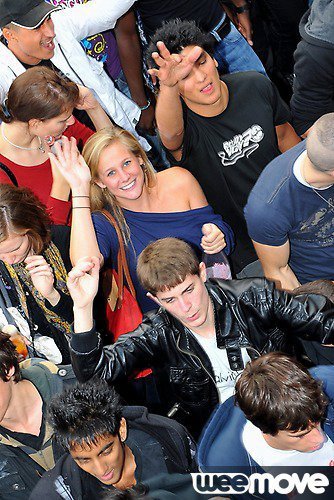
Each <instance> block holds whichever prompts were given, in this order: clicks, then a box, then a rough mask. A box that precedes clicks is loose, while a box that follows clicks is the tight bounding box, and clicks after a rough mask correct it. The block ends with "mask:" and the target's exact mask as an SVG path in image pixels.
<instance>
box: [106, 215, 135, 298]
mask: <svg viewBox="0 0 334 500" xmlns="http://www.w3.org/2000/svg"><path fill="white" fill-rule="evenodd" d="M101 214H102V215H104V217H105V218H106V219H107V220H108V221H109V222H110V224H111V225H112V226H113V227H114V229H115V231H116V234H117V239H118V245H119V250H118V255H117V267H118V269H117V273H118V276H119V280H120V282H119V286H118V288H119V289H120V290H121V298H123V287H124V281H123V280H124V278H123V276H125V279H126V282H127V284H128V287H129V290H130V292H131V295H132V296H133V297H134V298H136V291H135V287H134V286H133V283H132V279H131V276H130V271H129V266H128V261H127V258H126V253H125V247H124V239H123V235H122V231H121V229H120V227H119V225H118V224H117V221H116V219H115V217H114V216H113V215H111V213H110V212H108V211H107V210H105V209H103V210H101Z"/></svg>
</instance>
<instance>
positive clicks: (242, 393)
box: [235, 352, 328, 436]
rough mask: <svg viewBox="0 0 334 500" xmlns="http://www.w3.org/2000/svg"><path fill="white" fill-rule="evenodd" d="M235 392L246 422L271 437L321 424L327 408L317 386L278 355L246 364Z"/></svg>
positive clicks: (299, 367)
mask: <svg viewBox="0 0 334 500" xmlns="http://www.w3.org/2000/svg"><path fill="white" fill-rule="evenodd" d="M235 389H236V393H235V397H236V402H237V404H238V405H239V407H240V408H241V410H242V411H243V412H244V414H245V416H246V417H247V419H248V420H250V421H251V422H252V423H253V424H254V425H255V426H256V427H258V428H259V429H261V431H262V432H263V433H265V434H271V435H272V436H276V434H277V433H278V432H279V431H285V430H288V431H291V432H297V431H302V430H305V429H308V428H309V427H310V425H313V424H315V423H319V422H321V421H322V420H323V418H324V415H325V412H326V408H327V405H328V401H327V398H326V396H325V394H324V392H323V390H322V386H321V382H320V381H318V380H315V379H314V378H313V377H311V375H310V374H309V372H308V371H307V369H306V368H305V367H304V366H302V365H301V364H299V363H297V362H296V361H295V360H293V359H292V358H290V357H289V356H287V355H285V354H282V353H280V352H271V353H269V354H266V355H264V356H261V357H259V358H258V359H256V360H255V361H252V362H251V363H248V364H247V365H246V367H245V369H244V371H243V372H242V373H241V375H240V377H239V379H238V380H237V383H236V387H235Z"/></svg>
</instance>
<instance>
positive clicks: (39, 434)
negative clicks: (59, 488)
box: [0, 333, 74, 500]
mask: <svg viewBox="0 0 334 500" xmlns="http://www.w3.org/2000/svg"><path fill="white" fill-rule="evenodd" d="M70 377H71V370H70V369H69V367H67V368H66V367H60V368H58V367H57V366H56V365H54V364H53V363H50V362H49V361H43V360H40V359H39V360H38V361H37V360H34V361H32V360H26V361H24V362H23V364H22V366H21V367H20V365H19V363H18V358H17V352H16V351H15V346H14V344H13V343H12V342H11V340H10V337H9V335H7V334H4V333H0V471H1V473H0V491H1V493H0V497H1V499H2V500H26V499H27V498H28V496H29V493H30V492H31V490H32V489H33V488H34V486H35V485H36V483H37V482H38V480H39V479H40V477H41V475H42V474H43V472H45V471H46V470H48V469H50V468H52V467H53V466H54V465H55V462H56V460H57V459H58V458H59V457H60V456H61V455H62V454H63V452H64V450H63V449H62V448H60V447H59V446H58V445H56V444H55V443H54V441H53V440H52V429H51V427H50V426H49V425H48V424H47V423H46V418H45V413H46V411H45V410H46V404H47V403H48V401H49V399H50V398H51V397H52V396H53V395H55V394H57V393H58V392H61V391H62V389H63V385H64V383H65V380H67V379H69V378H70ZM72 377H73V375H72ZM73 378H74V377H73Z"/></svg>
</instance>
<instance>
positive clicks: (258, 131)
mask: <svg viewBox="0 0 334 500" xmlns="http://www.w3.org/2000/svg"><path fill="white" fill-rule="evenodd" d="M263 138H264V132H263V129H262V127H261V126H260V125H256V124H254V125H252V126H251V127H249V128H248V129H247V130H245V132H243V133H242V134H237V135H235V136H234V137H233V138H232V139H230V140H229V141H224V142H223V149H222V151H219V152H218V156H219V157H220V158H221V162H222V164H223V166H224V167H229V166H230V165H234V164H235V163H236V162H237V161H238V160H239V159H240V158H243V157H244V156H246V157H247V158H248V157H249V156H250V155H251V154H252V153H253V152H254V151H255V150H256V149H257V148H258V147H259V143H260V142H261V141H262V139H263Z"/></svg>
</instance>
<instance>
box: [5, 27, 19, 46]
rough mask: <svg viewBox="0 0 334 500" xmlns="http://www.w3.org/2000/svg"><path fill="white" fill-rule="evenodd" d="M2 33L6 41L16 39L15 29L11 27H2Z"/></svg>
mask: <svg viewBox="0 0 334 500" xmlns="http://www.w3.org/2000/svg"><path fill="white" fill-rule="evenodd" d="M2 34H3V36H4V38H5V39H6V40H7V42H9V43H10V42H13V41H16V40H17V36H16V34H15V31H14V30H13V29H10V28H6V27H3V28H2Z"/></svg>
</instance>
